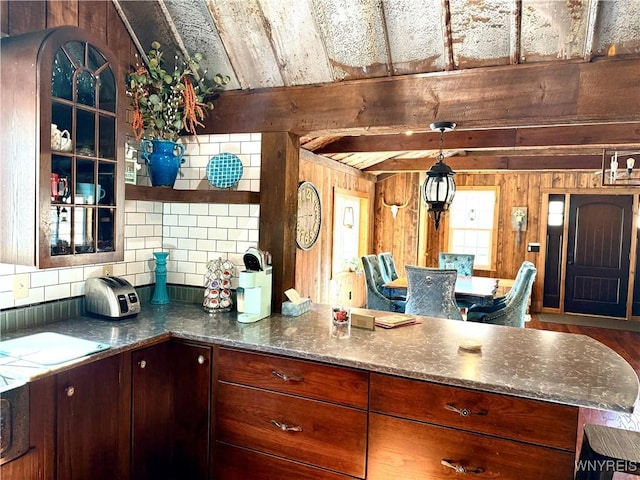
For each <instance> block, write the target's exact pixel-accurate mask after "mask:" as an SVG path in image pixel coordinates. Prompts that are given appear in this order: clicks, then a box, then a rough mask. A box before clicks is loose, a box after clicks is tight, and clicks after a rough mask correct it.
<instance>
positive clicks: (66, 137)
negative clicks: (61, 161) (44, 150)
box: [51, 123, 72, 152]
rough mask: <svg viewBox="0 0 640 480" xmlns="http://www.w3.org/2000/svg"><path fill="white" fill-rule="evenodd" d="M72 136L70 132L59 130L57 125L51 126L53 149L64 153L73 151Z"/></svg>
mask: <svg viewBox="0 0 640 480" xmlns="http://www.w3.org/2000/svg"><path fill="white" fill-rule="evenodd" d="M71 146H72V144H71V134H70V133H69V130H62V131H60V129H59V128H58V125H56V124H55V123H52V124H51V149H52V150H58V151H63V152H70V151H71Z"/></svg>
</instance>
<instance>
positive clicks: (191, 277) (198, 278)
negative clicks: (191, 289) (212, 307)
mask: <svg viewBox="0 0 640 480" xmlns="http://www.w3.org/2000/svg"><path fill="white" fill-rule="evenodd" d="M184 283H185V285H192V286H195V287H203V286H204V275H203V274H201V273H185V275H184Z"/></svg>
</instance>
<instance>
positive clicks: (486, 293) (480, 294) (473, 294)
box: [383, 275, 499, 306]
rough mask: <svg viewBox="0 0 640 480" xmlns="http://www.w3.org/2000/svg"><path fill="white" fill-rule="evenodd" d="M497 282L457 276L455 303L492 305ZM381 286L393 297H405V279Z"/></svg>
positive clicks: (491, 279)
mask: <svg viewBox="0 0 640 480" xmlns="http://www.w3.org/2000/svg"><path fill="white" fill-rule="evenodd" d="M498 281H499V279H498V278H491V277H475V276H471V277H465V276H462V275H458V277H457V278H456V286H455V296H456V301H457V302H459V303H463V302H464V303H466V304H469V305H472V304H476V305H482V306H487V305H492V304H493V299H494V297H495V294H496V292H497V291H498ZM383 286H384V287H385V288H387V289H388V290H389V291H390V292H392V294H393V295H397V296H404V297H406V295H407V277H398V278H396V279H395V280H392V281H391V282H387V283H385V284H384V285H383Z"/></svg>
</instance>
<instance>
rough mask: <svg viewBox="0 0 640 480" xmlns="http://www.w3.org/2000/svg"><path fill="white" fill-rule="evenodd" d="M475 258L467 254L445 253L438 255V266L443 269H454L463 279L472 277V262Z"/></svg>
mask: <svg viewBox="0 0 640 480" xmlns="http://www.w3.org/2000/svg"><path fill="white" fill-rule="evenodd" d="M475 258H476V256H475V255H472V254H468V253H445V252H440V254H439V255H438V264H439V265H438V266H439V267H440V268H444V269H451V268H453V269H455V270H457V272H458V275H461V276H463V277H471V276H473V261H474V260H475Z"/></svg>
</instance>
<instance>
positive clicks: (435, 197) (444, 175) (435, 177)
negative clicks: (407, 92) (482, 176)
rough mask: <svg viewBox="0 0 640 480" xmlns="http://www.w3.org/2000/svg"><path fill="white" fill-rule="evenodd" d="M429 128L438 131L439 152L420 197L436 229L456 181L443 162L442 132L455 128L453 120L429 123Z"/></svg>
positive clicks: (452, 194)
mask: <svg viewBox="0 0 640 480" xmlns="http://www.w3.org/2000/svg"><path fill="white" fill-rule="evenodd" d="M430 127H431V130H433V131H434V132H438V131H439V132H440V153H439V154H438V157H437V158H438V161H437V163H435V164H434V165H433V166H432V167H431V168H430V169H429V171H428V172H427V178H426V179H425V181H424V184H423V185H422V199H423V200H424V202H425V203H426V204H427V205H429V211H430V212H431V214H432V215H433V222H434V225H435V227H436V230H438V227H439V226H440V216H441V215H442V213H443V212H446V211H447V210H449V205H451V202H452V201H453V197H454V195H455V194H456V182H454V181H453V176H454V175H455V172H454V171H453V170H451V167H449V165H447V164H446V163H444V161H443V160H444V155H443V154H442V146H443V142H444V132H450V131H452V130H453V129H454V128H456V124H455V123H453V122H435V123H432V124H431V125H430Z"/></svg>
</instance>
